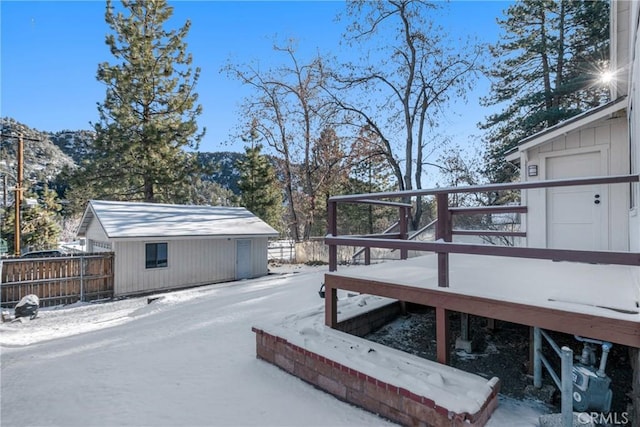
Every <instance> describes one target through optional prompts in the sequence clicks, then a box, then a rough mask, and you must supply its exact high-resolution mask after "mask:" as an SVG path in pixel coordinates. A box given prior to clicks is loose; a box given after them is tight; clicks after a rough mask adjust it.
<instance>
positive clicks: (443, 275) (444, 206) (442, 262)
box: [436, 193, 453, 288]
mask: <svg viewBox="0 0 640 427" xmlns="http://www.w3.org/2000/svg"><path fill="white" fill-rule="evenodd" d="M436 205H437V214H438V222H437V224H436V241H438V240H443V241H445V242H450V241H451V237H452V235H453V234H452V231H451V213H450V212H449V195H448V194H447V193H438V194H436ZM438 286H440V287H442V288H447V287H449V254H448V253H447V252H438Z"/></svg>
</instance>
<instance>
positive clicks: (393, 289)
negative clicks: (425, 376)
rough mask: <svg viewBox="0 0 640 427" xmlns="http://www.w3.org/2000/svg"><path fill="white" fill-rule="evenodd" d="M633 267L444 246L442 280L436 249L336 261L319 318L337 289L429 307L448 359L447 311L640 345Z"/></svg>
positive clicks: (334, 318)
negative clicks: (387, 258)
mask: <svg viewBox="0 0 640 427" xmlns="http://www.w3.org/2000/svg"><path fill="white" fill-rule="evenodd" d="M638 268H640V267H638V266H627V265H602V264H600V265H595V264H584V263H574V262H554V261H549V260H536V259H521V258H505V257H498V256H478V255H468V254H450V260H449V272H450V277H449V287H439V286H438V257H437V255H436V254H430V255H425V256H421V257H417V258H412V259H408V260H400V261H391V262H386V263H381V264H376V265H369V266H358V267H343V268H340V269H339V271H336V272H331V273H327V274H326V275H325V288H326V298H325V304H326V306H325V323H326V324H327V325H328V326H330V327H334V326H335V325H336V324H337V322H338V320H339V319H338V314H337V311H336V301H337V300H336V295H337V289H342V290H346V291H353V292H359V293H363V294H371V295H379V296H384V297H388V298H394V299H397V300H400V301H406V302H412V303H417V304H421V305H425V306H431V307H435V309H436V321H437V325H436V335H437V347H438V349H437V353H438V361H439V362H440V363H447V362H448V360H449V355H448V343H449V342H450V341H449V340H450V337H449V324H448V322H449V320H448V317H449V316H448V312H449V311H457V312H461V313H468V314H471V315H477V316H483V317H487V318H491V319H497V320H503V321H508V322H513V323H518V324H523V325H528V326H537V327H541V328H544V329H549V330H554V331H558V332H564V333H568V334H574V335H580V336H584V337H589V338H594V339H600V340H606V341H609V342H613V343H615V344H622V345H626V346H630V347H636V348H640V314H639V313H640V308H639V307H640V284H639V283H637V276H636V275H634V273H635V272H634V271H633V269H638Z"/></svg>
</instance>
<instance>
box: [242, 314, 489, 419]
mask: <svg viewBox="0 0 640 427" xmlns="http://www.w3.org/2000/svg"><path fill="white" fill-rule="evenodd" d="M252 330H253V332H255V333H256V352H257V357H258V358H260V359H263V360H265V361H267V362H269V363H272V364H274V365H276V366H278V367H280V368H281V369H283V370H285V371H287V372H289V373H290V374H292V375H295V376H297V377H299V378H301V379H302V380H304V381H306V382H308V383H310V384H313V385H314V386H316V387H318V388H320V389H322V390H324V391H326V392H327V393H330V394H332V395H334V396H335V397H337V398H338V399H340V400H343V401H345V402H348V403H351V404H353V405H356V406H359V407H361V408H364V409H367V410H369V411H371V412H373V413H376V414H378V415H380V416H382V417H384V418H387V419H389V420H392V421H394V422H397V423H399V424H402V425H406V426H421V427H423V426H434V427H440V426H461V427H462V426H483V425H484V424H485V423H486V422H487V420H488V419H489V417H490V416H491V413H492V412H493V410H494V409H495V408H496V407H497V405H498V391H499V388H500V383H499V381H498V380H497V379H495V378H494V379H493V380H491V381H489V382H488V384H489V385H490V386H491V388H492V392H491V393H490V395H489V396H488V397H487V399H486V401H485V402H484V404H483V405H482V407H481V409H480V410H479V411H477V412H476V413H473V414H469V413H455V412H452V411H450V410H449V409H448V408H445V407H443V406H439V405H437V404H436V403H435V402H434V400H432V399H430V398H429V397H428V396H420V395H418V394H415V393H413V392H412V391H411V390H407V389H405V388H402V387H398V386H395V385H393V384H388V383H386V382H383V381H380V380H379V379H376V378H374V377H372V376H370V375H367V374H364V373H362V372H360V371H358V370H356V369H353V368H350V367H347V366H344V365H342V364H340V363H337V362H335V361H333V360H330V359H329V358H326V357H324V356H322V355H319V354H317V353H314V352H311V351H309V350H306V349H304V348H302V347H300V346H297V345H294V344H292V343H290V342H288V341H287V340H286V339H284V338H281V337H277V336H275V335H272V334H269V333H267V332H265V331H263V330H262V329H259V328H255V327H254V328H252ZM425 363H436V362H430V361H425ZM452 369H453V368H452ZM468 375H469V376H473V377H477V376H476V375H474V374H468ZM477 378H479V377H477ZM461 398H462V399H464V397H461Z"/></svg>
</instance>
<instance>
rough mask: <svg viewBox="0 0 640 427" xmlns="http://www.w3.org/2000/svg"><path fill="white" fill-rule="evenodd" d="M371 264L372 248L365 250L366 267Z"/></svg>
mask: <svg viewBox="0 0 640 427" xmlns="http://www.w3.org/2000/svg"><path fill="white" fill-rule="evenodd" d="M370 264H371V248H364V265H370Z"/></svg>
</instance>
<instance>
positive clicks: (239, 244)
mask: <svg viewBox="0 0 640 427" xmlns="http://www.w3.org/2000/svg"><path fill="white" fill-rule="evenodd" d="M252 266H253V260H252V259H251V240H247V239H242V240H236V280H241V279H248V278H249V277H251V272H252V270H253V268H252Z"/></svg>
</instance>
